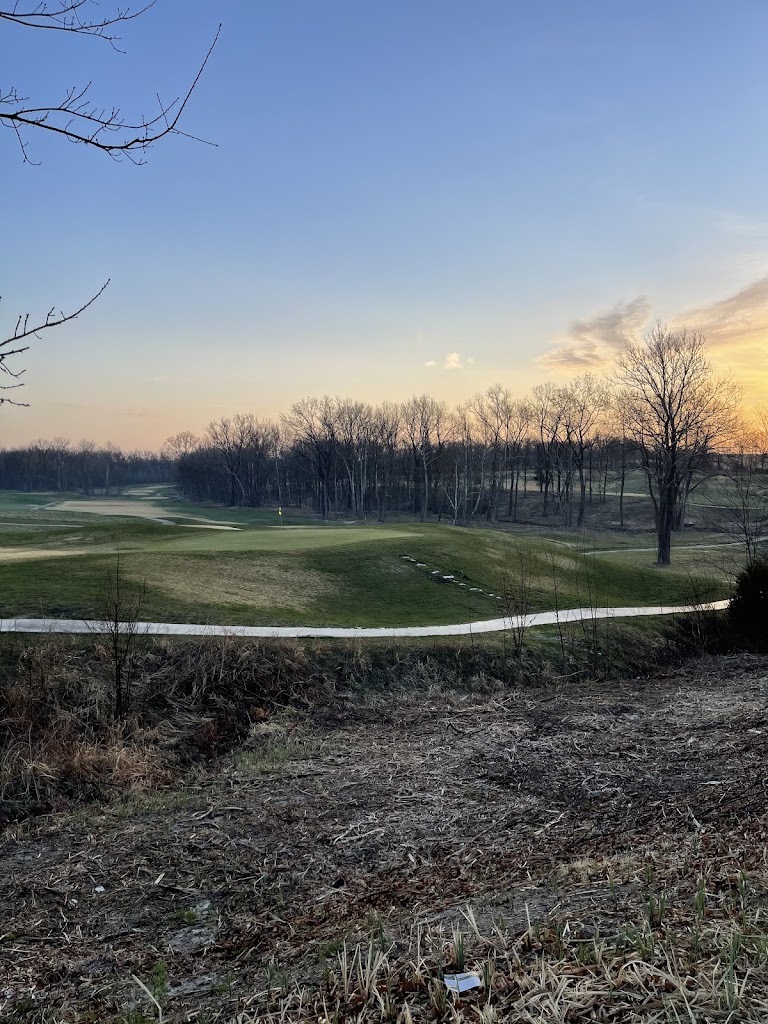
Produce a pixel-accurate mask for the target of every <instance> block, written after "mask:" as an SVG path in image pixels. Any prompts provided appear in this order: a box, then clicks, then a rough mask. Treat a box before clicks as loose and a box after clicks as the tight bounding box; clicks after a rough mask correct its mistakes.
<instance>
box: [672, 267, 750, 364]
mask: <svg viewBox="0 0 768 1024" xmlns="http://www.w3.org/2000/svg"><path fill="white" fill-rule="evenodd" d="M676 321H677V322H678V323H680V324H685V325H686V326H688V327H691V328H693V329H695V330H697V331H701V332H702V334H704V335H706V337H707V339H708V340H709V341H710V342H711V343H712V344H713V345H715V346H717V347H719V346H720V345H729V344H731V343H734V342H737V343H744V342H747V341H750V340H751V341H754V340H755V339H759V340H760V341H761V342H763V343H764V340H765V337H766V335H768V276H766V277H761V278H758V280H757V281H753V282H752V284H749V285H747V286H746V288H742V289H741V290H740V291H738V292H736V293H735V295H730V296H728V298H726V299H719V300H718V301H717V302H712V303H710V304H709V305H706V306H701V307H699V308H698V309H694V310H691V311H690V312H688V313H684V314H682V315H681V316H679V317H677V318H676Z"/></svg>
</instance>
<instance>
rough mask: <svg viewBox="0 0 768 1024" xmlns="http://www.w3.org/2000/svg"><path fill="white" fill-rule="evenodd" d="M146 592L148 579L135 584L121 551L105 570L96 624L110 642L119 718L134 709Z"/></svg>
mask: <svg viewBox="0 0 768 1024" xmlns="http://www.w3.org/2000/svg"><path fill="white" fill-rule="evenodd" d="M146 592H147V587H146V583H145V582H144V583H141V584H134V583H132V582H131V581H130V580H129V579H128V578H127V577H126V574H125V569H124V567H123V564H122V562H121V558H120V552H119V551H118V552H117V554H116V555H115V561H114V564H113V565H111V566H110V565H107V566H106V567H105V570H104V580H103V586H102V603H101V617H100V618H99V619H98V620H97V621H96V622H95V623H94V627H93V628H94V630H95V632H97V633H99V634H101V635H103V636H104V637H105V640H106V644H107V653H108V657H109V664H110V671H111V675H112V688H113V689H112V701H113V705H112V706H113V715H114V719H115V721H116V722H119V721H120V720H121V719H122V718H125V716H126V715H127V714H128V712H129V711H130V709H131V702H132V697H133V682H134V662H135V653H136V640H137V638H138V636H139V634H140V629H141V627H140V624H139V617H140V615H141V610H142V608H143V607H144V600H145V597H146Z"/></svg>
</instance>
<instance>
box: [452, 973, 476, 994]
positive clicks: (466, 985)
mask: <svg viewBox="0 0 768 1024" xmlns="http://www.w3.org/2000/svg"><path fill="white" fill-rule="evenodd" d="M443 981H444V982H445V987H446V988H447V989H448V990H449V991H450V992H469V990H470V989H472V988H482V985H483V979H482V978H481V977H480V975H479V974H444V975H443Z"/></svg>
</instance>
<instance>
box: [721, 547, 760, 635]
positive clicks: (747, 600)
mask: <svg viewBox="0 0 768 1024" xmlns="http://www.w3.org/2000/svg"><path fill="white" fill-rule="evenodd" d="M728 619H729V622H730V624H731V627H732V629H733V631H734V633H735V634H736V635H737V637H738V639H739V640H740V641H741V643H743V644H745V645H746V646H748V647H751V648H753V649H755V650H760V651H766V650H768V559H765V558H762V559H759V560H757V561H755V562H752V564H751V565H748V566H747V567H746V568H745V569H742V571H741V572H740V573H739V575H738V577H737V579H736V587H735V591H734V595H733V597H732V598H731V604H730V607H729V609H728Z"/></svg>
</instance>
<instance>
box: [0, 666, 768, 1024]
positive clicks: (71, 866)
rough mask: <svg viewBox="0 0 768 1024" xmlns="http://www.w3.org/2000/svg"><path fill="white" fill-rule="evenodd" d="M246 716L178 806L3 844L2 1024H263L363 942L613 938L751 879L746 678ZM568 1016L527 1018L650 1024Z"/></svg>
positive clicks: (767, 738) (758, 805)
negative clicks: (297, 989) (465, 928)
mask: <svg viewBox="0 0 768 1024" xmlns="http://www.w3.org/2000/svg"><path fill="white" fill-rule="evenodd" d="M254 718H255V719H260V720H257V721H255V722H254V725H253V727H252V729H251V734H250V736H249V739H248V740H247V742H246V744H245V745H244V746H243V747H241V748H238V749H237V750H235V751H232V752H230V753H228V754H227V755H226V756H225V757H223V758H220V759H219V760H215V761H211V762H210V764H208V765H207V766H206V767H205V768H204V769H200V770H199V771H197V773H196V775H195V778H194V779H192V780H191V781H190V782H189V784H188V785H187V786H186V787H185V788H184V789H169V790H165V791H161V792H154V793H133V794H130V795H128V796H122V797H120V798H116V799H115V800H113V801H112V802H111V803H109V804H107V805H106V806H93V807H91V808H87V809H85V810H84V811H83V810H81V811H78V812H74V813H72V812H64V813H60V814H54V815H50V816H47V817H44V818H40V819H37V820H34V821H31V822H27V823H24V824H22V825H16V826H13V827H11V828H9V829H7V830H6V833H5V835H4V836H2V837H0V856H1V858H2V860H1V861H0V865H1V866H2V872H1V874H0V1019H1V1020H3V1021H19V1022H21V1021H30V1022H31V1021H47V1022H59V1021H67V1022H70V1021H71V1022H81V1024H85V1022H90V1021H94V1022H95V1021H107V1020H121V1021H125V1022H127V1024H130V1022H141V1021H144V1020H158V1019H160V1017H159V1016H158V1013H159V1010H158V1009H157V1007H156V1006H155V1004H153V1003H152V1002H151V1001H149V1000H148V999H147V998H145V995H144V990H143V989H142V988H141V985H140V983H141V984H143V985H145V986H146V987H147V989H149V990H150V991H152V992H154V993H155V995H156V997H157V1005H158V1006H159V1005H160V1004H162V1020H164V1021H166V1022H171V1021H173V1022H176V1021H179V1022H181V1021H188V1020H190V1021H191V1020H195V1021H219V1020H221V1021H224V1020H227V1021H235V1020H243V1021H245V1020H247V1021H257V1020H262V1019H263V1020H272V1019H274V1020H278V1019H280V1018H279V1017H277V1016H275V1017H274V1018H273V1017H269V1016H267V1012H268V1010H269V1007H270V1005H271V1004H270V999H271V996H270V991H271V988H272V983H273V982H274V979H275V977H280V979H281V981H280V985H281V987H282V990H283V991H284V992H285V991H288V990H289V989H290V988H291V987H292V986H294V985H300V986H305V987H307V989H308V990H313V989H315V988H317V986H319V985H321V984H322V980H323V975H324V972H325V971H326V969H327V967H328V964H329V963H330V964H333V963H334V962H335V961H336V960H337V959H338V954H339V950H340V949H342V948H343V947H342V942H347V943H353V942H354V941H356V940H358V939H361V938H365V936H367V935H368V934H370V933H371V932H372V931H373V932H376V933H378V934H379V935H380V936H382V937H383V936H386V942H387V943H388V944H390V945H391V947H392V948H393V949H395V950H397V949H398V948H401V947H402V948H405V946H406V945H407V943H408V942H409V941H410V940H409V936H412V934H413V929H414V927H415V926H418V925H421V926H423V927H425V928H437V929H440V928H445V929H446V930H447V931H448V933H450V930H451V928H452V927H454V926H455V925H456V924H457V923H458V924H461V923H462V921H466V916H465V915H466V908H467V907H471V909H472V912H473V914H474V921H475V922H476V925H477V929H478V930H479V931H480V932H490V931H491V930H493V929H494V928H495V929H496V930H497V931H499V934H500V930H501V929H503V930H504V931H505V932H507V933H510V934H514V933H516V932H525V931H526V929H528V934H530V922H531V920H535V921H552V920H554V919H555V918H559V919H561V920H563V919H565V920H567V921H568V922H569V925H568V927H569V928H571V929H572V931H573V933H574V934H577V933H578V934H579V935H581V936H584V935H586V936H590V935H592V934H594V933H595V932H596V931H597V930H598V929H599V931H600V934H603V935H615V934H617V933H618V931H619V930H620V929H621V928H623V927H627V926H628V924H629V923H631V922H633V921H635V922H636V921H637V919H638V915H639V914H640V913H641V907H642V906H643V905H644V903H647V900H648V898H649V897H648V891H649V886H651V885H653V886H656V887H662V888H663V892H664V894H665V895H664V900H665V901H666V900H667V899H669V901H670V902H671V905H672V906H673V907H674V906H676V905H679V906H680V907H682V905H683V903H686V905H687V901H690V900H693V899H694V890H695V886H696V879H697V878H698V877H699V875H700V874H701V873H702V872H704V873H706V872H707V871H709V872H710V882H709V883H708V884H709V885H710V888H711V889H712V890H713V891H718V892H719V891H720V889H718V888H717V887H718V886H720V888H722V887H723V886H724V885H726V882H724V881H723V879H728V878H733V877H736V876H737V875H738V873H739V872H745V873H746V874H745V875H744V877H750V878H753V877H754V879H758V878H759V879H764V878H765V874H764V868H765V863H764V862H765V837H766V834H767V832H766V830H767V829H768V817H767V814H766V812H767V810H768V805H767V804H766V799H767V796H768V783H767V782H766V765H767V763H768V659H762V660H761V659H758V658H756V657H749V656H744V655H740V656H738V657H736V656H734V657H720V658H718V659H707V660H702V661H698V662H696V663H694V664H691V665H688V666H687V667H683V668H676V669H674V670H670V671H669V672H668V673H666V674H661V675H659V676H657V677H656V678H653V679H636V680H628V681H625V682H622V683H618V684H617V683H615V682H612V683H610V684H601V683H579V684H578V685H574V684H573V683H572V682H571V681H569V680H568V679H564V680H560V681H555V682H550V683H549V684H548V685H547V686H546V687H543V688H541V689H530V690H526V691H520V692H506V693H504V694H503V695H499V694H495V695H493V696H488V695H485V696H482V695H481V696H478V695H471V694H455V695H451V696H446V695H445V694H439V695H437V694H435V695H432V694H427V695H424V696H415V695H407V694H402V693H400V694H397V695H388V696H386V697H382V698H380V699H374V698H371V699H369V700H368V701H366V702H364V703H357V704H356V705H355V706H350V705H349V704H344V703H339V704H334V705H329V706H326V707H322V708H318V709H315V710H312V711H304V712H301V713H298V712H292V711H289V710H287V709H286V710H285V711H284V712H281V713H278V714H273V715H271V716H264V715H261V714H256V715H254ZM169 742H171V740H169ZM761 857H762V860H761V859H760V858H761ZM649 865H650V874H649ZM707 865H709V867H707ZM712 865H715V867H714V868H712ZM761 872H762V874H761ZM738 877H741V876H740V875H738ZM755 885H756V886H757V888H758V890H759V891H757V894H756V896H755V899H757V900H758V901H759V900H760V899H764V898H765V902H766V905H767V906H768V894H766V893H765V892H764V891H763V890H762V888H760V886H761V885H762V882H759V883H758V881H755ZM654 891H656V890H654ZM659 891H661V889H660V890H659ZM653 898H654V897H653V896H651V899H653ZM761 906H762V904H761ZM702 913H704V911H702ZM766 970H768V968H765V967H764V968H763V971H764V972H765V971H766ZM756 978H757V976H756V975H755V974H753V975H752V983H755V982H756ZM691 998H693V996H692V997H691ZM745 1005H746V1004H745ZM139 1008H140V1009H139ZM143 1013H145V1014H146V1015H147V1016H146V1017H145V1016H142V1014H143ZM247 1013H250V1014H251V1016H245V1014H247ZM590 1013H591V1014H592V1016H590V1015H589V1014H588V1013H586V1011H585V1015H584V1016H578V1015H575V1016H567V1017H566V1016H562V1018H559V1017H556V1016H554V1015H553V1016H552V1017H550V1016H547V1015H546V1014H542V1016H541V1017H540V1018H538V1017H537V1018H536V1019H542V1020H543V1019H546V1020H549V1019H552V1020H555V1019H562V1020H566V1019H567V1020H582V1019H583V1020H589V1019H601V1020H602V1019H606V1020H607V1019H611V1020H614V1019H616V1020H618V1019H621V1020H625V1019H627V1020H628V1019H632V1020H634V1019H637V1020H640V1019H642V1020H646V1019H651V1018H650V1017H645V1016H642V1015H639V1016H637V1017H619V1016H616V1017H610V1016H606V1017H602V1016H600V1017H599V1018H598V1017H595V1015H594V1007H593V1009H592V1010H590ZM238 1014H241V1015H243V1016H240V1017H238ZM262 1014H264V1016H261V1015H262ZM284 1019H286V1020H288V1019H291V1020H292V1019H294V1018H292V1017H286V1018H284ZM296 1019H299V1018H298V1017H297V1018H296ZM301 1019H307V1020H311V1019H315V1020H320V1019H322V1018H321V1016H312V1015H311V1014H310V1015H309V1016H307V1017H306V1018H301ZM329 1019H331V1018H329ZM337 1019H344V1020H346V1019H349V1020H352V1019H362V1018H357V1017H354V1016H349V1017H342V1018H337ZM365 1019H366V1020H367V1019H369V1018H367V1017H366V1018H365ZM370 1019H374V1018H373V1017H371V1018H370ZM375 1019H377V1020H378V1019H381V1020H387V1019H392V1020H395V1019H406V1018H404V1017H403V1018H398V1017H396V1016H394V1015H393V1016H392V1017H391V1018H390V1017H387V1016H385V1015H383V1014H382V1015H381V1016H380V1017H376V1018H375ZM414 1019H419V1020H420V1019H425V1020H426V1019H431V1020H436V1019H445V1020H449V1019H459V1018H451V1017H448V1016H446V1017H445V1018H440V1017H438V1016H431V1017H429V1016H425V1017H423V1018H422V1017H414ZM461 1019H464V1018H461ZM466 1019H470V1018H469V1017H467V1018H466ZM471 1019H473V1020H475V1019H488V1020H492V1019H493V1020H506V1019H510V1020H512V1019H523V1018H522V1017H521V1018H517V1017H505V1016H499V1017H491V1016H489V1017H487V1018H475V1017H474V1016H473V1017H472V1018H471ZM526 1019H527V1018H526ZM531 1019H533V1018H531ZM653 1019H654V1020H655V1019H657V1018H655V1017H654V1018H653ZM659 1019H674V1018H671V1017H670V1018H667V1017H664V1018H659ZM681 1019H686V1020H687V1019H693V1020H694V1021H697V1020H702V1021H704V1020H726V1019H728V1020H734V1021H736V1020H747V1019H748V1020H753V1019H760V1018H759V1017H753V1016H749V1014H748V1013H746V1012H745V1014H744V1015H741V1016H740V1015H738V1014H737V1015H736V1016H733V1015H731V1016H730V1017H728V1016H727V1015H726V1013H725V1012H723V1014H722V1016H721V1015H718V1014H717V1013H715V1012H714V1011H712V1014H710V1015H708V1014H703V1015H698V1016H697V1015H694V1016H693V1017H688V1016H684V1017H683V1018H681Z"/></svg>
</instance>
